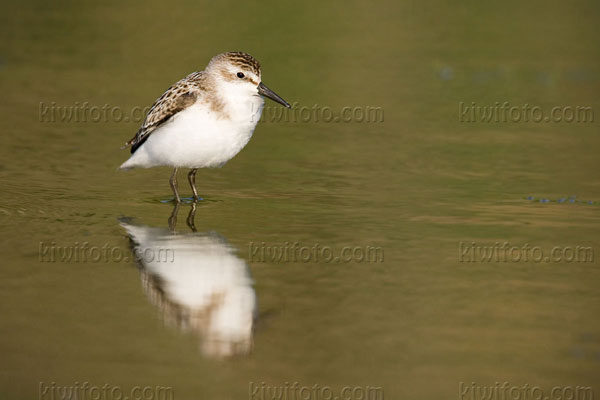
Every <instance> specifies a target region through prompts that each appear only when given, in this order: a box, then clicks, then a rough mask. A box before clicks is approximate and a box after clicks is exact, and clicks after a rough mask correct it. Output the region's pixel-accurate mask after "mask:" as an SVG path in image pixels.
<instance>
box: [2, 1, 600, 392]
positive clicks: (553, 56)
mask: <svg viewBox="0 0 600 400" xmlns="http://www.w3.org/2000/svg"><path fill="white" fill-rule="evenodd" d="M2 9H3V11H2V13H1V15H0V35H1V36H0V89H1V93H2V96H0V113H1V114H0V116H1V118H0V129H1V135H0V138H1V139H0V140H1V142H0V143H1V146H0V155H1V158H0V176H1V182H2V190H1V192H0V226H2V229H1V230H0V235H1V236H0V243H1V246H2V247H1V249H2V261H1V265H2V267H1V268H0V288H1V289H0V296H1V298H0V316H1V317H0V333H1V335H0V337H1V339H0V354H1V356H0V397H1V398H3V399H15V400H20V399H35V398H38V388H39V382H45V383H47V384H49V383H51V382H55V383H56V384H57V385H66V386H69V385H73V384H74V383H75V382H84V381H88V382H90V384H94V385H97V386H102V385H104V384H110V385H111V386H115V385H122V386H123V388H130V387H133V386H136V385H141V386H144V385H163V386H171V387H173V390H174V393H175V398H176V399H244V398H248V396H249V395H248V388H249V382H265V384H268V385H284V384H285V382H290V383H292V382H299V383H300V384H301V385H307V386H313V385H314V384H319V385H321V386H324V385H328V386H330V387H332V388H337V389H339V388H341V387H343V386H356V385H361V386H365V385H369V386H379V387H382V388H383V390H384V393H385V398H386V399H454V398H460V397H459V384H460V382H466V383H467V384H471V382H475V384H477V385H483V386H485V385H494V384H495V383H496V382H505V381H508V382H509V383H510V384H511V385H518V386H522V385H524V384H528V385H530V386H539V387H541V388H543V389H544V390H547V391H549V390H550V389H551V388H552V387H554V386H575V385H582V386H591V387H593V388H594V391H595V394H596V396H599V395H600V380H599V376H600V321H599V317H598V316H599V315H600V291H599V288H600V286H599V285H600V272H599V270H598V266H599V265H598V261H597V258H598V257H599V256H600V243H599V238H600V228H599V223H600V217H599V212H600V179H599V178H600V161H599V156H598V150H599V149H600V147H599V146H600V136H599V130H598V122H597V121H596V120H598V119H599V118H600V101H599V98H598V93H599V92H600V76H599V72H600V63H599V61H600V52H599V51H598V50H599V48H598V44H599V42H598V38H599V37H600V36H599V33H600V32H599V26H600V24H598V22H599V20H600V6H599V5H598V3H597V2H594V1H588V2H580V1H574V2H558V1H551V2H543V1H539V2H526V4H523V2H520V1H508V2H502V3H500V2H493V3H492V2H476V1H466V2H446V1H433V2H427V3H425V2H417V1H414V2H411V1H405V2H397V1H389V2H378V3H374V2H365V1H362V2H356V1H349V2H330V3H327V2H302V3H298V2H296V3H292V2H284V1H264V2H254V1H250V2H248V1H242V2H240V1H237V2H230V1H224V2H207V1H204V2H202V1H187V2H164V1H147V2H130V1H118V2H117V1H103V2H99V3H96V2H76V1H58V2H42V1H39V2H28V1H25V2H10V3H8V2H4V4H3V7H2ZM230 50H242V51H246V52H249V53H251V54H252V55H254V56H255V57H256V58H257V59H259V60H260V62H261V63H262V65H263V81H264V82H265V83H266V84H267V85H268V86H269V87H271V88H272V89H273V90H275V91H276V92H277V93H278V94H280V95H281V96H282V97H283V98H285V99H286V100H287V101H289V102H290V103H292V102H297V107H302V106H307V107H312V106H313V105H315V104H318V105H321V106H327V107H331V109H332V110H334V111H335V112H337V111H339V110H340V109H341V108H342V107H346V106H348V107H357V106H358V107H365V106H372V107H381V109H382V110H383V121H381V122H375V123H366V122H357V121H355V122H349V123H341V122H339V123H335V122H330V123H325V122H322V121H320V122H316V121H314V120H311V121H308V122H295V123H293V122H285V121H280V122H276V121H265V122H263V123H260V124H259V125H258V127H257V129H256V131H255V134H254V137H253V138H252V140H251V141H250V143H249V145H248V146H247V147H246V148H245V149H244V150H243V151H242V152H241V153H240V154H239V155H238V156H237V157H236V158H234V159H233V160H231V161H230V162H229V163H228V164H227V165H226V166H225V167H224V168H222V169H218V170H201V171H200V172H199V173H198V176H197V182H198V187H199V190H200V192H201V194H202V195H203V197H204V198H205V201H203V202H202V203H201V204H200V205H199V207H198V211H197V214H196V226H197V228H198V230H199V231H202V232H204V231H216V232H218V233H219V234H220V235H222V236H224V237H225V238H227V240H228V241H229V242H230V243H231V244H232V245H233V246H234V247H236V248H237V249H238V250H239V253H238V254H239V255H240V257H243V258H245V259H249V254H248V247H249V243H251V242H253V243H262V242H265V243H270V244H274V243H282V242H286V241H288V242H290V243H293V242H300V243H303V244H305V245H310V246H312V245H314V244H320V245H321V246H330V247H332V248H335V249H340V248H342V247H343V246H366V245H377V246H381V247H382V248H383V249H384V252H385V260H384V262H383V263H358V262H352V263H343V264H335V263H323V262H321V263H302V262H299V263H281V262H279V263H278V262H265V263H260V262H249V267H250V270H251V274H252V276H253V279H254V280H255V288H256V292H257V296H258V304H259V317H258V320H257V324H256V332H255V337H254V349H253V352H252V354H250V355H249V356H245V357H236V358H234V359H228V360H214V359H210V358H206V357H203V356H202V355H201V354H200V351H199V344H198V340H199V339H198V338H197V337H195V336H194V335H190V334H185V333H182V332H179V331H177V330H176V329H172V328H170V327H168V326H165V325H164V324H163V322H162V321H161V319H160V317H159V313H158V311H157V310H156V308H154V307H153V306H152V305H151V304H150V303H149V302H148V301H147V299H146V296H145V295H144V293H143V290H142V288H141V284H140V280H139V272H138V271H137V269H136V268H135V266H134V264H133V263H125V262H120V263H118V262H109V263H74V262H70V263H40V262H39V256H38V250H39V245H40V242H44V243H52V242H54V243H56V245H57V246H68V245H72V244H73V243H76V242H79V243H81V242H83V241H88V242H89V243H91V244H94V245H98V246H102V245H104V244H105V243H108V244H110V245H111V246H115V247H119V248H122V249H123V251H126V250H127V248H128V239H127V238H126V237H125V232H124V231H123V230H122V229H121V228H120V227H119V225H118V222H117V218H118V217H120V216H128V217H132V218H135V219H136V220H137V221H138V222H139V223H141V224H144V225H149V226H156V227H166V226H167V218H168V217H169V215H170V213H171V208H172V205H171V204H168V203H166V202H165V200H169V199H170V198H171V192H170V188H169V186H168V176H169V174H170V170H169V169H167V168H155V169H150V170H135V171H130V172H126V173H125V172H121V171H117V167H118V166H119V165H120V163H122V162H123V161H124V160H125V159H126V158H127V156H128V154H127V152H126V151H119V147H120V146H121V145H122V144H123V143H124V142H125V141H126V140H127V139H129V138H130V137H131V136H132V135H133V134H134V133H135V131H136V130H137V127H138V126H139V122H131V121H130V122H124V121H121V122H116V121H100V122H91V121H88V122H75V121H66V122H59V121H55V122H49V121H41V120H40V103H42V104H43V105H46V106H47V105H51V104H52V102H54V104H55V105H57V106H72V105H74V104H75V103H76V102H78V103H79V104H82V103H84V102H88V103H89V105H91V106H98V107H102V106H103V105H105V104H108V105H110V106H111V107H112V106H116V107H119V108H120V109H122V110H126V111H127V110H131V109H132V108H133V107H136V106H137V107H146V106H149V105H151V103H152V102H153V101H154V100H155V99H156V98H157V97H158V96H159V95H160V94H161V93H162V92H163V91H164V90H165V89H166V88H167V87H168V86H169V85H170V84H172V83H173V82H175V81H176V80H178V79H180V78H181V77H183V76H185V75H186V74H188V73H190V72H192V71H195V70H201V69H203V68H204V66H205V65H206V63H207V62H208V61H209V59H210V57H212V56H213V55H215V54H217V53H220V52H223V51H230ZM505 101H507V102H509V103H510V105H518V106H520V105H523V104H528V105H531V106H539V107H541V108H542V109H543V110H545V111H546V112H548V111H549V110H550V109H551V108H552V107H554V106H561V107H565V106H571V107H576V106H589V107H592V109H593V111H594V112H595V118H596V120H594V121H590V122H586V123H575V122H573V123H567V122H560V123H556V122H539V123H534V122H523V121H522V122H518V123H512V122H509V123H494V122H492V123H486V122H472V123H466V122H461V121H460V114H459V103H460V102H464V103H465V104H467V105H469V104H471V102H475V103H476V104H478V105H494V104H495V103H496V102H498V103H500V104H502V103H503V102H505ZM267 106H268V107H269V108H276V107H278V106H277V105H275V104H274V103H272V102H268V103H267ZM181 179H182V181H185V180H184V179H183V174H182V175H181ZM181 187H182V194H183V195H184V196H189V193H188V192H189V189H188V188H187V187H186V185H182V186H181ZM529 196H533V198H534V200H528V199H527V197H529ZM569 196H576V200H575V201H574V202H573V203H571V202H569V201H565V202H563V203H560V202H558V200H559V199H561V198H568V197H569ZM539 199H549V200H551V201H549V202H539V201H538V200H539ZM589 201H591V202H592V204H588V202H589ZM187 207H189V206H182V213H187V211H188V208H187ZM178 229H179V230H180V231H181V232H182V233H183V232H186V229H187V228H186V227H185V225H184V224H180V225H179V226H178ZM461 242H464V243H471V242H475V243H477V244H478V245H491V246H493V245H495V243H500V244H502V243H504V242H508V243H510V244H511V246H512V245H514V246H519V247H520V246H523V245H525V244H529V245H530V246H539V247H540V248H542V249H543V250H544V251H545V252H549V251H550V249H552V248H553V247H554V246H561V247H568V246H571V247H575V246H591V247H593V249H594V251H595V257H596V260H594V262H591V263H581V262H571V263H568V262H547V263H546V262H539V263H535V262H525V261H521V262H466V263H465V262H460V261H459V244H460V243H461Z"/></svg>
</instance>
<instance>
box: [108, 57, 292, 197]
mask: <svg viewBox="0 0 600 400" xmlns="http://www.w3.org/2000/svg"><path fill="white" fill-rule="evenodd" d="M262 96H265V97H267V98H269V99H271V100H274V101H276V102H277V103H279V104H281V105H283V106H285V107H287V108H290V105H289V104H288V103H287V102H286V101H285V100H283V99H282V98H281V97H279V96H278V95H277V94H276V93H275V92H273V91H272V90H271V89H269V88H268V87H266V86H265V85H264V84H263V83H262V81H261V69H260V63H259V62H258V61H257V60H256V59H255V58H254V57H252V56H251V55H250V54H247V53H242V52H229V53H222V54H218V55H216V56H215V57H213V58H212V59H211V60H210V62H209V63H208V66H207V67H206V69H205V70H204V71H200V72H193V73H191V74H189V75H188V76H186V77H185V78H183V79H181V80H180V81H178V82H176V83H175V84H174V85H173V86H171V87H170V88H169V89H167V91H166V92H164V93H163V95H162V96H160V97H159V98H158V100H156V102H155V103H154V105H153V106H152V107H151V108H150V111H148V114H147V115H146V119H145V120H144V123H143V124H142V126H141V127H140V129H139V130H138V131H137V133H136V134H135V136H134V137H133V138H132V139H131V140H129V141H128V142H127V143H125V146H123V147H122V148H123V149H124V148H127V147H129V146H131V157H129V159H128V160H127V161H125V162H124V163H123V164H122V165H121V167H120V169H131V168H150V167H156V166H161V165H164V166H171V167H173V168H174V170H173V174H172V175H171V179H170V180H169V182H170V184H171V189H172V190H173V193H174V194H175V201H176V202H177V203H180V202H181V197H180V196H179V192H178V190H177V170H178V169H179V168H190V169H191V170H190V172H189V173H188V181H189V183H190V186H191V188H192V192H193V199H194V202H196V201H198V199H199V197H198V190H197V189H196V172H197V171H198V169H199V168H215V167H222V166H223V165H224V164H225V163H226V162H227V161H229V160H230V159H232V158H233V157H234V156H235V155H236V154H237V153H239V152H240V150H242V149H243V148H244V146H245V145H246V144H247V143H248V141H249V140H250V138H251V137H252V133H253V132H254V128H256V124H257V123H258V120H259V119H260V115H261V113H262V108H263V105H264V99H263V97H262Z"/></svg>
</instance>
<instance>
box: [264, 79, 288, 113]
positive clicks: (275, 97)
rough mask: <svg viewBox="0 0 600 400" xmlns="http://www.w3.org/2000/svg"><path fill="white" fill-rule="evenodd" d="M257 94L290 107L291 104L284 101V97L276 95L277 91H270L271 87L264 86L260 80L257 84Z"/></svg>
mask: <svg viewBox="0 0 600 400" xmlns="http://www.w3.org/2000/svg"><path fill="white" fill-rule="evenodd" d="M258 94H260V95H262V96H265V97H268V98H269V99H271V100H273V101H276V102H278V103H279V104H281V105H282V106H286V107H287V108H292V106H290V105H289V104H288V102H287V101H285V100H284V99H282V98H281V97H279V96H278V95H277V93H275V92H274V91H272V90H271V89H269V88H268V87H266V86H265V85H264V83H262V82H261V83H259V84H258Z"/></svg>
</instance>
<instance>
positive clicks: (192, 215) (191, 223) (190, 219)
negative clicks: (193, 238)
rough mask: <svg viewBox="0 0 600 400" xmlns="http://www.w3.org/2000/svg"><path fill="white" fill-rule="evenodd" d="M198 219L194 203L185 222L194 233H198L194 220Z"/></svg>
mask: <svg viewBox="0 0 600 400" xmlns="http://www.w3.org/2000/svg"><path fill="white" fill-rule="evenodd" d="M195 217H196V202H193V203H192V208H191V209H190V213H189V214H188V217H187V219H186V220H185V222H186V223H187V226H189V227H190V229H191V230H192V232H197V231H196V224H195V223H194V218H195Z"/></svg>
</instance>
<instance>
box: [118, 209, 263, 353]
mask: <svg viewBox="0 0 600 400" xmlns="http://www.w3.org/2000/svg"><path fill="white" fill-rule="evenodd" d="M178 210H179V205H177V206H175V208H174V209H173V214H172V215H171V218H169V225H170V228H171V229H170V230H169V229H163V228H151V227H148V226H141V225H133V224H131V222H130V221H129V220H127V219H123V220H122V221H121V226H122V227H123V228H125V230H127V233H128V234H129V237H130V239H131V242H132V247H133V249H134V250H135V252H136V254H138V255H139V257H138V261H139V265H140V271H141V279H142V285H143V287H144V290H145V292H146V294H147V295H148V298H149V299H150V301H151V302H152V303H153V304H154V305H156V306H157V307H158V308H159V309H160V311H161V313H162V315H163V318H164V320H165V321H166V322H167V323H168V324H170V325H174V326H177V327H178V328H179V329H181V330H183V331H191V332H193V333H196V334H198V335H199V336H200V338H201V349H202V352H203V353H204V354H206V355H209V356H214V357H227V356H232V355H238V354H247V353H249V351H250V349H251V345H252V330H253V324H254V320H255V316H256V295H255V292H254V288H253V287H252V279H251V278H250V274H249V270H248V266H247V264H246V262H245V261H244V260H243V259H241V258H239V257H237V256H236V255H235V249H234V248H233V247H231V246H230V245H229V244H228V243H227V241H226V240H225V238H223V237H222V236H220V235H219V234H217V233H216V232H206V233H197V232H196V228H195V226H194V214H195V211H196V206H195V204H193V205H192V209H191V210H190V213H189V215H188V218H187V221H186V222H187V225H188V226H189V227H190V229H191V230H192V231H193V233H187V234H182V233H175V226H176V223H177V212H178Z"/></svg>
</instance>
